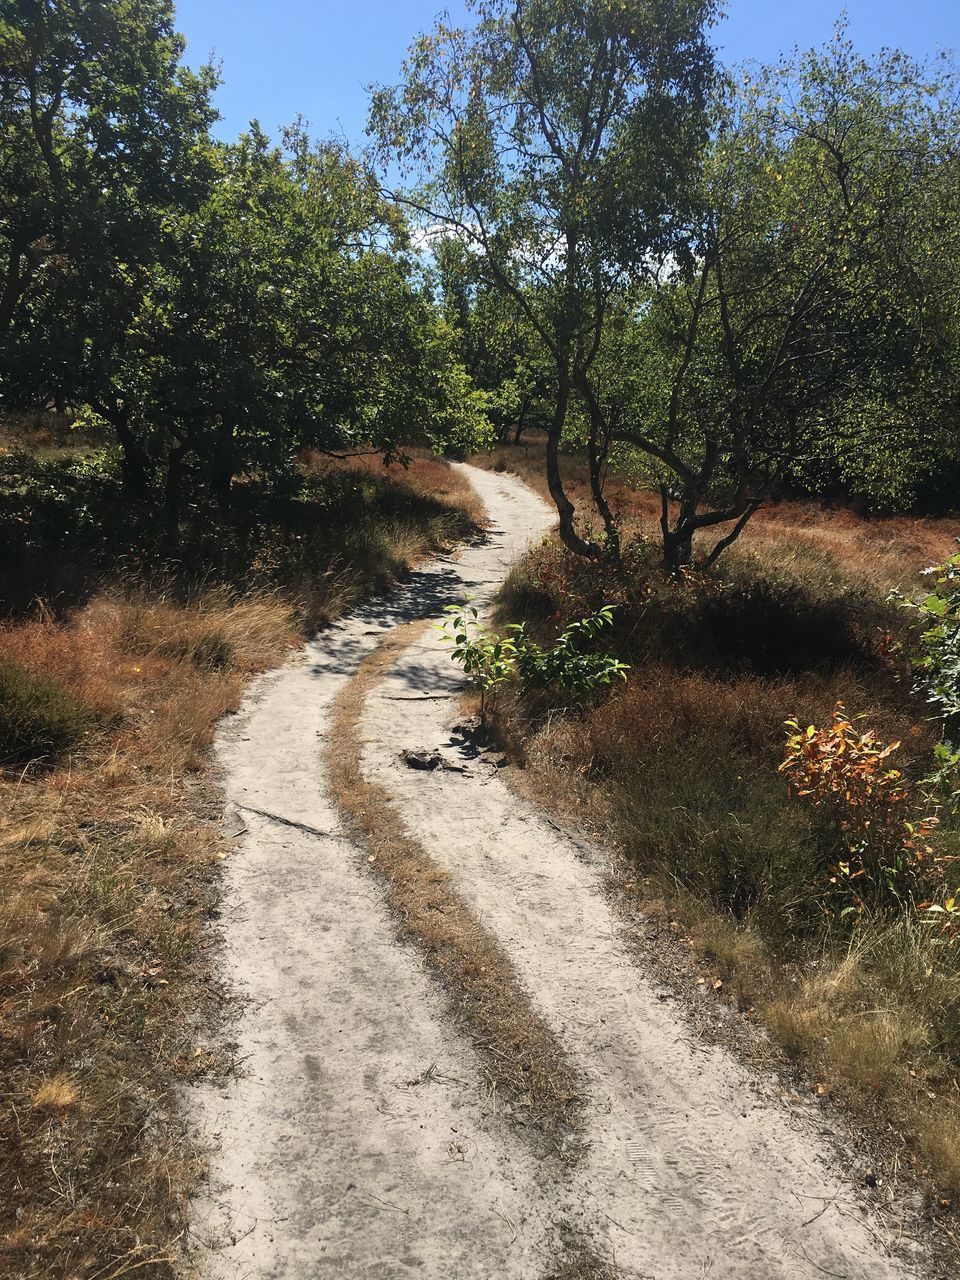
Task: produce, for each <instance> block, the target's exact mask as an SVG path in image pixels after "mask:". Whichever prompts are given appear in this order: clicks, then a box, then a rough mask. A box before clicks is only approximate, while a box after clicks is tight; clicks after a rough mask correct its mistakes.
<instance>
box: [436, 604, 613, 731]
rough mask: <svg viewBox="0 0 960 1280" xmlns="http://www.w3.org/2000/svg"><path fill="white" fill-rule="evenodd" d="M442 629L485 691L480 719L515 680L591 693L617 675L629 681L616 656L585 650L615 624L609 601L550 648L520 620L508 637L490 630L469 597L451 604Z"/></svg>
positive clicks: (568, 629) (455, 656)
mask: <svg viewBox="0 0 960 1280" xmlns="http://www.w3.org/2000/svg"><path fill="white" fill-rule="evenodd" d="M445 612H446V613H447V615H448V617H447V619H446V621H445V622H443V623H442V624H441V625H440V628H439V630H440V631H441V632H443V634H444V636H445V638H446V639H447V640H448V642H449V643H451V644H452V645H453V651H452V653H451V657H452V658H453V660H454V662H457V663H459V665H460V666H461V667H463V670H464V672H465V674H466V675H467V677H468V678H469V679H470V681H471V683H473V684H474V685H475V686H476V687H477V688H478V689H479V691H480V722H481V724H482V723H483V719H484V713H485V710H486V698H487V695H488V694H491V695H492V694H493V693H494V692H495V691H496V690H497V689H498V688H500V686H501V685H503V684H505V683H506V682H507V681H508V680H510V679H515V680H516V681H517V684H518V685H519V687H520V689H521V690H522V691H524V692H527V691H528V690H531V689H563V690H564V691H566V692H567V693H573V694H585V693H588V692H590V691H592V690H594V689H596V688H598V687H599V686H600V685H605V684H610V683H612V682H613V681H614V680H616V679H620V680H625V679H626V676H627V672H628V671H629V669H630V668H629V667H628V666H627V665H626V664H625V663H623V662H620V661H619V659H617V658H615V657H613V656H612V655H610V654H603V653H583V652H581V650H580V645H581V644H582V643H583V642H585V641H589V640H592V639H594V638H595V637H596V636H597V635H598V634H599V633H600V632H601V631H602V630H603V629H604V628H605V627H609V626H612V625H613V607H612V606H611V605H604V606H603V607H602V608H601V609H598V610H597V612H596V613H594V614H591V615H590V616H589V617H586V618H581V619H580V620H579V621H577V622H572V623H571V624H570V625H569V626H568V627H566V628H565V629H564V631H563V632H562V633H561V634H560V636H559V637H558V638H557V640H556V641H555V642H554V644H552V645H550V646H549V647H544V646H542V645H539V644H537V642H536V641H535V640H533V639H531V638H530V636H529V635H528V634H527V629H526V623H524V622H514V623H511V624H510V626H508V627H507V631H506V635H503V636H498V635H495V634H491V633H488V632H487V631H485V630H484V628H483V626H482V624H481V623H480V620H479V615H478V613H477V610H476V608H474V606H473V605H471V604H470V602H469V601H466V602H464V603H463V604H456V605H448V606H447V608H446V609H445Z"/></svg>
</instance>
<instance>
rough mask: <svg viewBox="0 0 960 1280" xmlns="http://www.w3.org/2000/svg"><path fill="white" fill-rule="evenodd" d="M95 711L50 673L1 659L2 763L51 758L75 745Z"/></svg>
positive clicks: (0, 725)
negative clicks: (27, 669) (24, 667)
mask: <svg viewBox="0 0 960 1280" xmlns="http://www.w3.org/2000/svg"><path fill="white" fill-rule="evenodd" d="M92 719H93V717H92V715H91V713H90V711H89V710H88V708H87V707H85V706H84V704H83V703H82V702H80V701H79V700H78V699H77V698H75V697H74V696H73V695H72V694H71V693H69V692H68V691H67V690H66V689H64V688H63V686H62V685H60V684H58V683H57V682H56V681H55V680H51V679H50V678H49V677H48V676H41V675H34V674H33V673H32V672H29V671H25V670H24V669H23V668H22V667H20V666H18V665H17V664H16V663H14V662H9V661H5V660H0V766H5V765H11V764H26V763H27V762H29V761H31V760H49V759H51V758H52V757H55V756H58V755H61V754H62V753H63V752H65V751H69V750H70V749H71V748H72V747H75V746H76V745H77V744H78V743H79V742H80V740H81V739H82V738H83V736H84V734H85V733H86V732H87V730H88V729H89V727H90V725H91V722H92Z"/></svg>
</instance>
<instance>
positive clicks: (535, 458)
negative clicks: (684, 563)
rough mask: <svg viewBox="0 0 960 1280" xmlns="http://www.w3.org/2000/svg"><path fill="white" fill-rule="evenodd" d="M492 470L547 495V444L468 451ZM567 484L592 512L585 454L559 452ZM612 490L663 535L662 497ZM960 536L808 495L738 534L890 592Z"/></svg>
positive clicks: (634, 522) (807, 565)
mask: <svg viewBox="0 0 960 1280" xmlns="http://www.w3.org/2000/svg"><path fill="white" fill-rule="evenodd" d="M470 461H471V462H472V463H474V464H475V465H477V466H482V467H485V468H487V469H488V470H497V471H504V470H505V471H510V472H512V473H513V474H515V475H518V476H519V477H520V478H521V479H522V480H524V481H525V483H527V484H529V485H530V486H531V488H533V489H536V490H537V492H538V493H540V494H541V496H542V497H544V498H545V499H546V500H547V501H548V502H549V501H550V494H549V490H548V488H547V485H546V479H545V471H544V447H543V444H542V443H541V442H539V441H537V440H536V438H535V434H534V433H530V442H529V443H526V444H522V445H520V446H519V447H513V446H510V445H502V446H500V447H499V448H497V449H495V450H493V451H491V452H489V453H484V454H478V455H476V456H474V457H472V458H471V459H470ZM561 473H562V475H563V478H564V484H565V485H566V488H567V491H568V493H569V495H570V497H571V498H572V500H573V501H574V503H575V504H576V506H577V508H578V511H580V513H581V514H583V515H589V514H593V507H592V499H591V494H590V489H589V484H588V482H587V480H586V474H585V467H584V464H583V460H582V458H580V457H578V456H577V455H575V454H570V455H565V456H562V457H561ZM606 494H607V498H608V500H609V502H610V505H611V506H612V508H613V510H614V511H615V512H617V513H618V514H619V515H620V517H621V519H622V521H623V523H624V526H625V529H626V531H627V533H628V535H634V536H635V535H640V536H642V537H645V538H648V539H651V540H652V541H653V542H657V540H658V539H659V533H660V531H659V521H660V498H659V495H657V494H655V493H652V492H650V491H649V490H644V489H637V488H635V487H634V485H633V484H631V483H630V481H629V480H627V479H625V478H624V477H622V476H620V475H618V474H617V472H616V471H615V470H611V471H610V473H609V474H608V477H607V482H606ZM957 537H960V520H956V519H952V520H950V519H937V518H934V517H918V516H872V517H867V516H861V515H858V514H856V513H855V512H853V511H851V510H849V509H848V508H843V507H834V508H828V507H822V506H820V505H818V504H817V503H815V502H809V501H783V502H777V503H772V504H770V505H769V506H767V507H763V508H761V509H760V511H758V512H757V514H756V515H755V516H754V517H753V519H752V520H751V521H750V523H749V524H748V525H747V528H746V530H745V531H744V533H743V535H742V536H741V538H740V540H739V542H738V544H737V545H738V549H739V551H740V554H741V555H743V556H751V557H756V558H757V559H758V560H760V561H761V562H763V563H765V564H767V565H775V566H776V568H777V569H778V571H780V572H794V573H797V574H798V575H799V576H803V577H813V576H817V577H821V578H824V577H826V578H830V577H835V578H837V579H838V580H840V581H842V582H844V583H851V584H853V585H854V586H856V587H858V588H861V587H864V586H867V587H872V588H875V589H877V590H880V591H883V592H886V591H889V590H891V589H892V588H894V587H898V588H910V587H913V586H914V585H916V582H917V576H918V573H919V571H920V569H922V568H924V567H925V566H927V565H930V564H936V563H939V562H940V561H942V560H943V559H945V557H946V556H947V555H950V554H951V553H952V552H953V551H954V550H955V549H956V548H955V539H956V538H957Z"/></svg>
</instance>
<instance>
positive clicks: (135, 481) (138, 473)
mask: <svg viewBox="0 0 960 1280" xmlns="http://www.w3.org/2000/svg"><path fill="white" fill-rule="evenodd" d="M98 412H99V411H98ZM102 416H103V417H105V418H106V419H107V421H108V422H109V423H110V425H111V426H112V427H113V430H114V432H115V433H116V437H117V442H118V444H119V445H120V473H121V475H122V476H123V490H124V493H125V494H126V495H127V497H128V498H134V499H135V500H137V501H138V502H139V501H143V499H145V498H146V497H147V496H148V495H149V493H150V459H149V458H148V457H147V453H146V450H145V449H144V448H143V446H142V445H141V443H140V441H139V440H138V439H137V437H136V434H135V432H133V431H132V430H131V428H130V423H129V420H128V416H127V414H126V413H124V412H122V411H119V410H118V411H115V412H113V413H103V415H102Z"/></svg>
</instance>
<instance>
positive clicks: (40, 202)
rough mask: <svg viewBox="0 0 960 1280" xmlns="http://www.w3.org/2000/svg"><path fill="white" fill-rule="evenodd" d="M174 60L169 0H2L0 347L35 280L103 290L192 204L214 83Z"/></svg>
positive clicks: (207, 71)
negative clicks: (170, 218)
mask: <svg viewBox="0 0 960 1280" xmlns="http://www.w3.org/2000/svg"><path fill="white" fill-rule="evenodd" d="M182 52H183V40H182V38H181V37H180V36H179V35H177V33H176V32H175V31H174V28H173V6H172V4H171V3H170V2H169V0H139V3H137V4H127V3H121V0H58V3H56V4H50V3H47V2H46V0H2V3H0V126H2V127H0V174H2V188H3V195H4V199H3V201H2V204H0V259H2V261H0V273H2V274H0V341H3V340H4V339H6V338H7V337H8V336H9V334H10V332H11V330H12V329H13V327H14V325H15V324H16V322H17V321H18V319H22V313H23V308H24V305H25V303H26V302H27V301H28V299H29V295H30V293H31V291H32V290H34V289H38V288H43V287H45V285H46V280H45V277H47V276H49V275H59V276H61V277H67V276H69V277H70V278H71V279H72V280H73V282H74V284H75V287H81V286H82V287H85V294H86V296H87V297H89V296H92V295H93V294H94V293H96V292H97V291H99V290H101V289H103V288H107V289H110V288H111V287H112V286H113V285H114V284H115V273H116V270H117V269H118V266H119V265H120V264H131V263H134V262H137V261H142V260H143V259H144V258H145V257H146V256H147V255H148V254H149V251H150V248H151V247H152V237H153V236H154V235H155V234H156V232H157V230H158V224H159V222H160V220H161V219H162V215H163V211H164V210H165V209H166V208H167V207H169V206H170V204H171V203H176V204H177V205H179V206H181V207H182V206H183V205H185V204H187V203H189V202H190V201H191V199H196V198H198V197H199V196H200V195H202V190H203V181H204V166H203V153H204V147H205V141H206V133H207V130H208V128H209V125H210V123H211V122H212V121H213V120H214V119H215V118H216V113H215V112H214V110H213V108H212V107H211V105H210V93H211V91H212V89H213V86H214V84H215V79H216V77H215V74H214V72H213V70H212V69H211V68H209V67H208V68H204V69H203V70H201V71H199V72H196V73H195V72H192V71H190V70H188V69H187V68H185V67H183V66H182V65H181V63H180V57H181V54H182Z"/></svg>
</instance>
